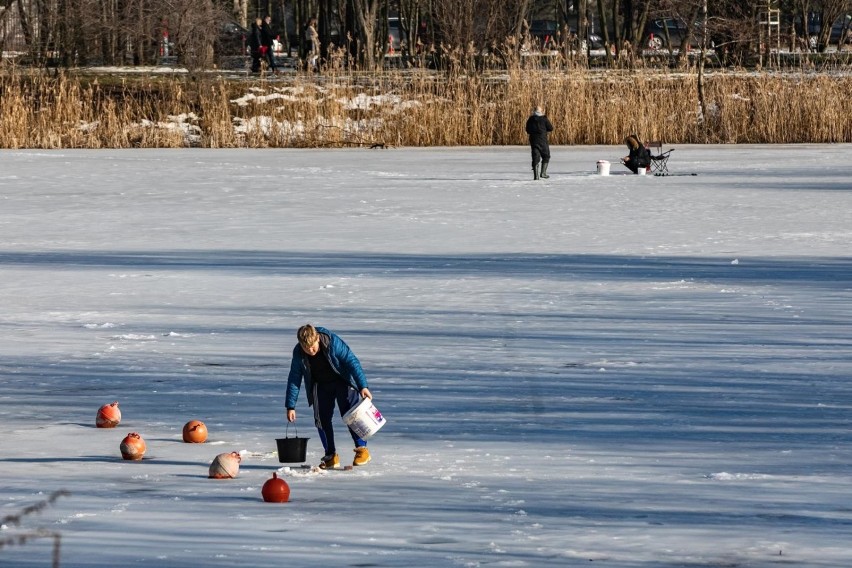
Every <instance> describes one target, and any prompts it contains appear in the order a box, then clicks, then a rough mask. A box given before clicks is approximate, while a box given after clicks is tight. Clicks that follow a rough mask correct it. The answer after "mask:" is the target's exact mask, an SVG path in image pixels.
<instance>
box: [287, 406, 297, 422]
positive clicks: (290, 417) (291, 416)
mask: <svg viewBox="0 0 852 568" xmlns="http://www.w3.org/2000/svg"><path fill="white" fill-rule="evenodd" d="M295 421H296V411H295V410H293V409H292V408H291V409H288V410H287V422H295Z"/></svg>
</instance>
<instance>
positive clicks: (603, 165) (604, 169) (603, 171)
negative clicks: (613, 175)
mask: <svg viewBox="0 0 852 568" xmlns="http://www.w3.org/2000/svg"><path fill="white" fill-rule="evenodd" d="M598 175H599V176H608V175H609V162H608V161H606V160H598Z"/></svg>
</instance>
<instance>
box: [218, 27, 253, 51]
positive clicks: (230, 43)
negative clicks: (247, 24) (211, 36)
mask: <svg viewBox="0 0 852 568" xmlns="http://www.w3.org/2000/svg"><path fill="white" fill-rule="evenodd" d="M248 36H249V31H248V30H247V29H245V28H244V27H242V26H241V25H240V24H238V23H237V22H225V23H224V24H222V29H221V30H220V32H219V37H217V38H216V53H217V54H218V55H219V56H223V55H224V56H227V55H245V54H246V53H248V39H249V37H248Z"/></svg>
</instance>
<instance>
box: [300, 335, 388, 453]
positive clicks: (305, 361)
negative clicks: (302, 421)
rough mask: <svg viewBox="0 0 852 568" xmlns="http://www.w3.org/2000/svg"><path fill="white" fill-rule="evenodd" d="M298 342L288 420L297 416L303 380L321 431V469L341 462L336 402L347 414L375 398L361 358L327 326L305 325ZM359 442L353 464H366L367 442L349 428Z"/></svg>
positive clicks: (341, 413) (356, 443) (341, 411)
mask: <svg viewBox="0 0 852 568" xmlns="http://www.w3.org/2000/svg"><path fill="white" fill-rule="evenodd" d="M296 337H297V338H298V339H299V343H298V345H296V347H294V348H293V359H292V361H291V363H290V374H289V375H288V377H287V398H286V403H285V404H286V407H287V421H288V422H293V421H294V420H296V401H297V400H298V398H299V390H300V389H301V387H302V381H304V382H305V394H306V395H307V399H308V406H312V407H313V408H314V422H315V424H316V427H317V431H318V432H319V437H320V441H321V442H322V446H323V449H325V455H324V456H323V457H322V460H321V461H320V464H319V467H320V468H321V469H336V468H338V467H339V466H340V458H339V457H338V456H337V448H336V447H335V444H334V429H333V427H332V418H333V417H334V405H335V403H337V407H338V409H339V411H340V415H341V416H343V415H344V414H346V412H347V411H349V409H350V408H352V407H354V406H356V405H357V404H358V403H360V402H361V399H362V398H369V399H372V398H373V395H372V393H370V389H369V388H368V387H367V377H366V376H365V375H364V371H363V369H361V363H360V361H358V358H357V357H356V356H355V354H354V353H352V350H351V349H349V346H348V345H346V343H345V342H344V341H343V340H342V339H341V338H340V337H338V336H337V335H336V334H334V333H332V332H331V331H329V330H327V329H325V328H324V327H314V326H312V325H310V324H307V325H303V326H302V327H300V328H299V331H298V332H297V333H296ZM348 430H349V434H350V436H352V441H353V442H355V460H354V461H353V462H352V465H364V464H366V463H367V462H369V461H370V452H369V450H367V442H366V441H365V440H363V439H362V438H361V437H360V436H358V434H356V433H355V432H353V431H352V429H351V428H348Z"/></svg>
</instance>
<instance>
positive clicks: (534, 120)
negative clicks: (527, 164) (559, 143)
mask: <svg viewBox="0 0 852 568" xmlns="http://www.w3.org/2000/svg"><path fill="white" fill-rule="evenodd" d="M549 132H553V125H552V124H550V121H549V120H548V119H547V116H546V115H545V114H544V109H542V108H541V107H540V106H537V107H535V108H534V109H533V112H532V115H530V117H529V118H528V119H527V134H529V137H530V150H531V151H532V170H533V179H539V178H540V177H542V178H544V179H547V178H549V177H550V176H549V175H547V165H548V164H549V163H550V145H549V144H548V143H547V134H548V133H549ZM539 164H540V166H541V169H539Z"/></svg>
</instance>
